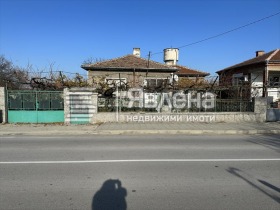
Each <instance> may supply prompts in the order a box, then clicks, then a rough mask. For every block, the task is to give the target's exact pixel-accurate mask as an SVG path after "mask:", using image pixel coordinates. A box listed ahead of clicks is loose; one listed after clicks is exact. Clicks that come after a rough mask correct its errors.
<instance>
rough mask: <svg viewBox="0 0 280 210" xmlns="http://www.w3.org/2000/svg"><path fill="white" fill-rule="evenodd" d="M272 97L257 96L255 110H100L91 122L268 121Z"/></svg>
mask: <svg viewBox="0 0 280 210" xmlns="http://www.w3.org/2000/svg"><path fill="white" fill-rule="evenodd" d="M271 101H272V98H271V97H267V98H262V97H259V98H255V105H254V112H190V113H168V112H166V113H148V112H147V113H144V112H143V113H141V112H119V113H116V112H99V113H96V114H94V116H93V118H92V121H91V123H104V122H136V121H137V122H206V123H207V122H266V119H267V118H266V117H267V107H268V104H269V103H270V102H271Z"/></svg>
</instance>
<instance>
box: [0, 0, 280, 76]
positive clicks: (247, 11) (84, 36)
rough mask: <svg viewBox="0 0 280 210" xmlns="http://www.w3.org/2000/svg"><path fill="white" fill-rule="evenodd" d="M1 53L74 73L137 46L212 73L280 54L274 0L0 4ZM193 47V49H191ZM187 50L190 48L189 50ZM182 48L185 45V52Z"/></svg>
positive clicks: (8, 0) (10, 0)
mask: <svg viewBox="0 0 280 210" xmlns="http://www.w3.org/2000/svg"><path fill="white" fill-rule="evenodd" d="M0 8H1V9H0V54H2V55H4V56H5V57H6V58H7V59H10V60H12V61H13V62H14V63H15V64H16V65H19V66H21V67H25V66H26V65H27V64H28V63H30V64H32V65H33V67H35V68H39V69H44V68H47V67H48V66H49V64H51V63H55V69H56V70H61V71H65V72H79V73H82V74H85V71H84V70H83V69H81V68H80V65H81V64H82V62H83V61H84V60H86V59H88V58H90V57H92V58H96V59H111V58H116V57H120V56H124V55H127V54H131V53H132V48H133V47H140V48H141V57H143V58H147V55H148V53H149V51H151V53H152V57H151V59H152V60H155V61H158V62H163V53H162V52H163V49H164V48H169V47H174V48H176V47H181V48H180V49H179V64H180V65H184V66H188V67H191V68H194V69H198V70H202V71H206V72H210V73H211V74H212V75H215V71H218V70H220V69H223V68H225V67H228V66H231V65H233V64H236V63H239V62H241V61H244V60H247V59H249V58H252V57H254V56H255V51H256V50H264V51H266V52H269V51H271V50H274V49H276V48H280V14H278V15H275V16H272V17H270V18H267V19H264V20H263V21H259V22H256V23H254V24H251V25H249V26H247V27H243V28H240V29H239V30H234V31H232V32H231V33H226V34H224V35H223V36H218V37H216V38H213V39H209V40H207V41H203V42H199V43H197V44H192V43H195V42H198V41H201V40H204V39H207V38H210V37H213V36H216V35H218V34H221V33H224V32H227V31H230V30H232V29H236V28H238V27H241V26H244V25H246V24H249V23H252V22H254V21H257V20H260V19H262V18H265V17H268V16H270V15H273V14H276V13H279V12H280V1H279V0H0ZM189 44H191V45H189ZM186 45H187V46H186ZM182 46H184V47H182Z"/></svg>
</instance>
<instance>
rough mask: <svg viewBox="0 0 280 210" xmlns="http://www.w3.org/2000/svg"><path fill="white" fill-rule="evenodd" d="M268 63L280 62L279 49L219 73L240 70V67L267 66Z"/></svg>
mask: <svg viewBox="0 0 280 210" xmlns="http://www.w3.org/2000/svg"><path fill="white" fill-rule="evenodd" d="M266 62H268V63H272V62H280V50H279V49H276V50H273V51H271V52H268V53H265V54H263V55H261V56H258V57H255V58H252V59H249V60H246V61H244V62H241V63H238V64H236V65H233V66H230V67H227V68H225V69H222V70H220V71H217V73H219V72H222V71H226V70H230V69H236V68H240V67H244V66H250V65H254V64H259V63H263V64H265V63H266Z"/></svg>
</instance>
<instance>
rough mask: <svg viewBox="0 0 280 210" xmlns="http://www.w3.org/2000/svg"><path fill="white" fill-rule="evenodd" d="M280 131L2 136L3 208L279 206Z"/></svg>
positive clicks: (0, 198)
mask: <svg viewBox="0 0 280 210" xmlns="http://www.w3.org/2000/svg"><path fill="white" fill-rule="evenodd" d="M279 177H280V136H279V135H278V136H263V135H252V136H249V135H241V136H233V135H226V136H213V135H212V136H186V135H184V136H175V135H172V136H168V135H165V136H158V135H149V136H121V135H120V136H65V137H34V136H32V137H28V136H13V137H3V136H1V137H0V209H3V210H8V209H28V210H31V209H36V210H40V209H48V210H50V209H53V210H56V209H88V210H90V209H118V210H122V209H160V210H165V209H199V210H201V209H215V210H218V209H262V210H264V209H280V178H279Z"/></svg>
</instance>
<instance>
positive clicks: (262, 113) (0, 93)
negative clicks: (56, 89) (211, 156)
mask: <svg viewBox="0 0 280 210" xmlns="http://www.w3.org/2000/svg"><path fill="white" fill-rule="evenodd" d="M6 99H7V97H6V91H5V88H4V87H0V115H1V116H0V122H1V119H2V122H3V123H6V122H8V120H7V101H6ZM271 101H272V97H267V98H261V97H260V98H255V101H254V112H190V113H186V112H182V113H171V112H164V113H154V112H145V113H144V112H98V95H97V93H95V92H94V90H93V89H86V90H85V89H84V88H83V89H79V88H75V89H67V88H66V89H65V90H64V116H65V123H71V124H72V123H76V124H77V123H78V124H84V123H104V122H136V121H137V122H186V121H187V122H266V121H277V120H279V110H277V111H275V110H273V117H274V118H273V117H271V116H272V114H271V112H272V111H271V110H270V109H268V105H269V104H270V102H271ZM275 112H277V113H276V114H275ZM275 116H276V117H275Z"/></svg>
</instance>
